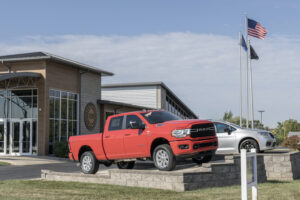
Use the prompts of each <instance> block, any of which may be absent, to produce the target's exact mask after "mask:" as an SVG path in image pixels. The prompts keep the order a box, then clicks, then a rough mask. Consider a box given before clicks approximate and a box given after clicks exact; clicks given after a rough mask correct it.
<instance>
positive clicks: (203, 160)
mask: <svg viewBox="0 0 300 200" xmlns="http://www.w3.org/2000/svg"><path fill="white" fill-rule="evenodd" d="M212 157H213V155H206V156H200V157H196V158H192V160H193V162H194V163H197V164H202V163H208V162H209V161H211V159H212Z"/></svg>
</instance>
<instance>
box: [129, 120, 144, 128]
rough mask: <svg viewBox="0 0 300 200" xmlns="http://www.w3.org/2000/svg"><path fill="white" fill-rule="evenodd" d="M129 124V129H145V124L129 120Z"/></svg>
mask: <svg viewBox="0 0 300 200" xmlns="http://www.w3.org/2000/svg"><path fill="white" fill-rule="evenodd" d="M129 124H130V128H131V129H145V124H139V123H137V122H136V121H130V123H129Z"/></svg>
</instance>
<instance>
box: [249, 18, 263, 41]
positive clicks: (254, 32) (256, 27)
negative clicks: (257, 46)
mask: <svg viewBox="0 0 300 200" xmlns="http://www.w3.org/2000/svg"><path fill="white" fill-rule="evenodd" d="M248 35H250V36H252V37H256V38H258V39H262V40H263V39H265V37H266V35H267V30H266V29H265V28H264V27H263V26H262V25H260V23H258V22H256V21H254V20H252V19H248Z"/></svg>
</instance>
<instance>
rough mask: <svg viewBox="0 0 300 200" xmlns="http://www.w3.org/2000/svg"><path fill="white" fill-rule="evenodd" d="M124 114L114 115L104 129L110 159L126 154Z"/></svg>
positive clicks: (104, 141)
mask: <svg viewBox="0 0 300 200" xmlns="http://www.w3.org/2000/svg"><path fill="white" fill-rule="evenodd" d="M124 123H125V120H124V116H119V117H113V118H111V120H110V122H109V126H108V128H107V129H106V130H105V131H104V133H103V134H104V135H103V145H104V151H105V154H106V156H107V158H108V159H111V160H113V159H120V158H124V156H125V155H126V153H125V148H124V131H125V129H124V128H123V127H124V125H125V124H124Z"/></svg>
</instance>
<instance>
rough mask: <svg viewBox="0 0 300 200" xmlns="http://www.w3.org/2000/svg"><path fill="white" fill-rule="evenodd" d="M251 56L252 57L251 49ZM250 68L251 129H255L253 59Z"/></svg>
mask: <svg viewBox="0 0 300 200" xmlns="http://www.w3.org/2000/svg"><path fill="white" fill-rule="evenodd" d="M249 47H250V40H249ZM249 52H250V56H251V49H249ZM249 64H250V65H249V67H250V101H251V103H250V106H251V128H252V129H253V128H254V107H253V85H252V63H251V57H250V60H249Z"/></svg>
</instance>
